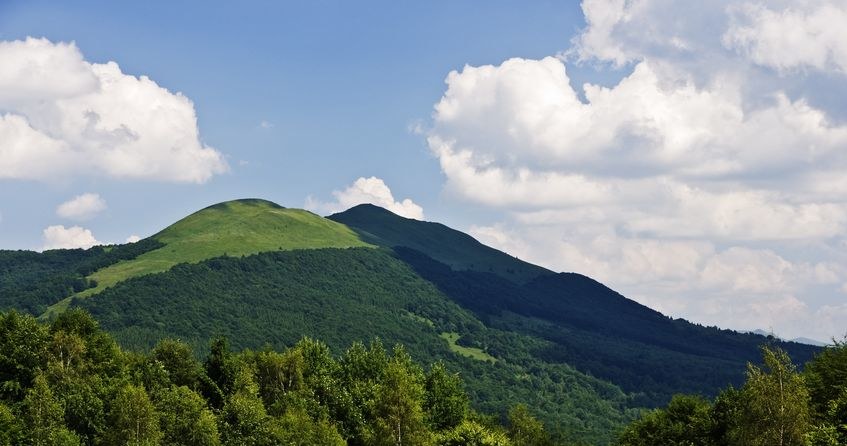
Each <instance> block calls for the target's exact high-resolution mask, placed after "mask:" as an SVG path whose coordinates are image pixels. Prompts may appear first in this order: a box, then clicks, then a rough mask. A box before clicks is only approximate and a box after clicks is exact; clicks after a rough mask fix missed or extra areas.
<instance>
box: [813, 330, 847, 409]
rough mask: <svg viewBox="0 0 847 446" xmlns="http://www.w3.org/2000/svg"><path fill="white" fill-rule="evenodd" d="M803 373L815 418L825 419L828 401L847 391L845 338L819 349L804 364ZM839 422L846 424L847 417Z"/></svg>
mask: <svg viewBox="0 0 847 446" xmlns="http://www.w3.org/2000/svg"><path fill="white" fill-rule="evenodd" d="M803 375H804V377H805V379H806V385H807V387H808V388H809V397H810V398H811V403H812V409H813V413H814V415H815V418H816V419H818V420H827V419H828V416H827V414H828V413H829V412H830V407H829V405H830V402H831V401H835V400H837V399H839V398H840V397H841V396H842V394H844V392H845V391H847V339H845V340H843V341H835V342H834V345H832V346H830V347H827V348H825V349H823V350H821V352H820V353H819V354H818V355H817V356H815V358H814V359H812V360H811V361H810V362H809V363H808V364H806V367H805V370H804V371H803ZM828 421H835V420H828ZM841 422H842V423H844V424H847V419H844V420H841Z"/></svg>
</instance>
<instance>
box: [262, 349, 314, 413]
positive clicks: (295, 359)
mask: <svg viewBox="0 0 847 446" xmlns="http://www.w3.org/2000/svg"><path fill="white" fill-rule="evenodd" d="M255 364H256V381H257V382H258V384H259V394H260V395H261V397H262V401H264V403H265V408H267V409H268V410H269V411H270V413H271V415H274V416H277V415H282V414H283V413H284V412H285V409H286V407H287V406H288V405H290V404H291V403H292V402H291V401H288V399H293V398H291V397H293V395H292V394H293V393H294V392H297V391H299V390H302V389H303V387H304V385H305V383H304V382H303V381H304V380H303V369H304V368H305V365H304V360H303V355H302V354H300V351H299V350H298V349H296V348H294V349H289V350H287V351H285V352H284V353H277V352H275V351H270V350H268V351H263V352H259V353H257V354H256V356H255ZM287 397H289V398H287Z"/></svg>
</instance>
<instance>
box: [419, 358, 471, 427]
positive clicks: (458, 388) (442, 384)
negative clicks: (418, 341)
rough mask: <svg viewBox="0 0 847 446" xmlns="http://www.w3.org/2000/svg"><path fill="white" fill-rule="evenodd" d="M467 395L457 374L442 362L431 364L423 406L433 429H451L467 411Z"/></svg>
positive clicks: (460, 420) (463, 417) (462, 418)
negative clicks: (449, 370)
mask: <svg viewBox="0 0 847 446" xmlns="http://www.w3.org/2000/svg"><path fill="white" fill-rule="evenodd" d="M468 403H469V402H468V396H467V394H466V393H465V390H464V388H463V384H462V379H461V378H460V377H459V375H458V374H452V373H450V372H448V371H447V368H446V367H445V366H444V363H443V362H438V363H436V364H435V365H433V366H432V368H431V369H430V370H429V373H427V375H426V399H425V400H424V408H425V409H426V413H428V414H429V420H428V421H429V425H430V426H431V427H432V428H433V429H434V430H447V429H452V428H454V427H456V426H458V425H459V423H461V422H462V420H464V419H465V416H466V415H467V413H468V410H469V407H468Z"/></svg>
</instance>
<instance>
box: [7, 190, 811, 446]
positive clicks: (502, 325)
mask: <svg viewBox="0 0 847 446" xmlns="http://www.w3.org/2000/svg"><path fill="white" fill-rule="evenodd" d="M0 279H2V280H0V305H2V307H0V309H8V308H14V309H18V310H21V311H27V312H31V313H34V314H39V312H44V314H43V316H44V317H50V316H51V315H52V314H55V312H56V311H58V310H59V309H61V308H62V307H63V306H66V307H67V306H70V307H81V308H84V309H86V310H87V311H89V312H90V313H91V314H92V315H94V316H95V317H96V318H97V320H98V321H99V322H100V324H101V326H102V327H103V328H105V329H106V330H108V331H110V332H111V333H113V334H114V335H115V336H116V338H117V339H118V340H119V342H121V344H122V345H123V346H125V347H128V348H134V349H148V348H150V347H151V346H152V345H153V344H154V343H155V342H157V341H158V340H159V339H161V338H163V337H177V338H180V339H182V340H185V341H187V342H189V343H191V344H192V345H194V346H195V348H196V349H197V351H198V352H199V353H202V352H203V351H205V350H206V349H207V348H208V346H207V345H205V342H206V340H207V339H209V338H212V337H215V336H221V335H223V336H226V337H227V338H229V339H230V341H231V343H232V344H233V346H235V347H236V348H239V349H240V348H262V347H263V346H264V345H270V346H272V347H274V348H283V347H285V346H290V345H292V344H294V343H295V342H297V341H298V340H299V339H300V338H301V337H302V336H309V337H313V338H318V339H321V340H323V341H325V342H327V344H328V345H329V347H330V348H332V349H333V350H334V351H336V352H337V353H339V352H341V350H343V349H344V348H346V347H347V346H349V345H350V344H351V343H352V342H354V341H357V340H364V341H368V340H371V339H374V338H379V339H381V340H382V341H383V342H384V343H386V344H389V345H390V344H394V343H403V344H404V345H406V346H407V348H408V350H409V352H410V353H411V354H412V355H413V356H414V357H415V358H416V359H417V360H419V361H421V362H433V361H443V362H444V363H445V364H446V365H447V367H448V368H449V369H451V370H453V371H456V372H459V373H460V374H461V375H462V376H463V377H464V379H465V382H466V385H467V390H468V393H469V394H470V396H471V398H472V400H473V403H474V405H475V407H476V408H477V409H479V410H482V411H485V412H490V413H495V414H503V413H504V412H505V410H506V409H507V408H508V407H510V406H511V405H513V404H515V403H518V402H524V403H527V404H528V405H529V406H530V407H532V408H533V410H534V411H535V413H536V414H537V415H538V416H539V417H540V418H541V419H543V420H544V422H545V423H547V425H548V426H549V427H550V428H551V430H552V431H553V432H555V433H557V435H558V437H559V438H560V439H566V440H568V441H572V442H579V443H588V444H606V443H608V441H609V440H610V439H611V438H612V437H613V436H614V433H615V431H616V429H618V428H620V427H621V426H623V425H624V423H626V422H627V421H628V420H631V419H632V418H633V417H635V416H636V415H637V414H638V413H639V411H640V410H641V408H644V407H655V406H658V405H662V404H665V403H666V402H667V401H668V400H669V398H670V396H671V395H673V394H674V393H679V392H684V393H699V394H704V395H715V394H716V393H717V392H718V391H719V390H720V389H722V388H724V387H725V386H727V385H729V384H739V383H740V382H742V380H743V377H744V370H745V365H746V363H747V362H748V361H758V358H759V356H760V355H759V350H758V349H759V346H760V344H763V343H767V342H770V343H775V344H778V345H779V346H780V347H782V348H784V349H785V350H787V351H788V352H789V353H790V354H791V355H792V357H793V358H794V359H795V360H796V361H798V362H804V361H806V360H808V359H809V358H810V357H811V356H812V355H813V354H814V353H815V352H816V351H817V348H815V347H812V346H808V345H801V344H797V343H790V342H789V343H786V342H781V341H779V340H776V339H767V338H765V337H762V336H758V335H754V334H740V333H737V332H734V331H730V330H720V329H718V328H715V327H702V326H699V325H696V324H692V323H689V322H687V321H684V320H681V319H671V318H668V317H666V316H664V315H662V314H660V313H658V312H656V311H653V310H651V309H650V308H647V307H645V306H643V305H640V304H638V303H636V302H634V301H632V300H629V299H627V298H625V297H624V296H622V295H620V294H618V293H617V292H615V291H614V290H611V289H609V288H608V287H606V286H604V285H603V284H601V283H599V282H597V281H595V280H593V279H591V278H589V277H586V276H583V275H580V274H576V273H553V272H551V271H549V270H546V269H544V268H541V267H538V266H535V265H532V264H529V263H527V262H523V261H521V260H519V259H517V258H515V257H512V256H510V255H508V254H506V253H503V252H501V251H498V250H495V249H493V248H490V247H487V246H485V245H483V244H481V243H479V242H478V241H476V240H474V239H473V238H472V237H470V236H468V235H466V234H463V233H461V232H459V231H456V230H453V229H451V228H448V227H447V226H444V225H441V224H437V223H429V222H421V221H417V220H410V219H406V218H402V217H399V216H397V215H394V214H392V213H390V212H389V211H386V210H385V209H382V208H379V207H376V206H372V205H361V206H357V207H354V208H352V209H350V210H348V211H345V212H342V213H339V214H335V215H332V216H330V217H329V218H322V217H319V216H317V215H314V214H312V213H309V212H306V211H302V210H295V209H285V208H282V207H280V206H278V205H275V204H273V203H271V202H267V201H262V200H238V201H233V202H226V203H221V204H218V205H215V206H211V207H208V208H206V209H203V210H201V211H198V212H197V213H195V214H192V215H190V216H188V217H186V218H185V219H183V220H180V221H179V222H177V223H175V224H174V225H171V226H170V227H168V228H166V229H164V230H163V231H161V232H159V233H158V234H156V235H154V236H152V237H150V238H148V239H145V240H143V241H141V242H138V243H136V244H131V245H120V246H113V247H106V248H103V247H97V248H92V249H91V250H85V251H83V250H69V251H62V250H60V251H48V252H45V253H41V254H38V253H31V252H20V251H0ZM4 290H5V292H4ZM7 296H11V297H7ZM57 304H58V305H57ZM47 305H53V306H52V307H51V309H50V310H48V311H46V312H45V311H44V310H45V309H46V308H47V307H46V306H47Z"/></svg>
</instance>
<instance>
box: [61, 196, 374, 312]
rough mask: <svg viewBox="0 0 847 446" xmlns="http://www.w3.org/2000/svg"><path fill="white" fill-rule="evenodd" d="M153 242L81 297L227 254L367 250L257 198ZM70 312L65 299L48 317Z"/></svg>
mask: <svg viewBox="0 0 847 446" xmlns="http://www.w3.org/2000/svg"><path fill="white" fill-rule="evenodd" d="M152 239H154V240H157V241H159V242H161V243H162V244H163V245H164V246H162V247H160V248H158V249H155V250H152V251H150V252H146V253H144V254H142V255H140V256H138V257H136V258H134V259H132V260H127V261H123V262H119V263H116V264H114V265H111V266H108V267H106V268H103V269H100V270H97V271H95V272H94V273H93V274H91V275H90V276H89V277H88V279H90V280H92V281H94V282H95V283H96V284H97V285H96V286H95V287H93V288H89V289H86V290H84V291H81V292H79V293H77V294H76V296H78V297H88V296H91V295H94V294H97V293H99V292H101V291H102V290H104V289H106V288H108V287H111V286H113V285H115V284H116V283H118V282H121V281H123V280H127V279H129V278H132V277H138V276H143V275H146V274H152V273H158V272H162V271H167V270H168V269H170V268H172V267H173V266H174V265H178V264H180V263H196V262H199V261H202V260H206V259H210V258H212V257H217V256H222V255H228V256H236V257H238V256H244V255H250V254H255V253H258V252H266V251H281V250H291V249H320V248H347V247H354V246H368V244H367V243H365V242H363V241H361V240H360V239H359V236H358V235H357V234H356V233H354V232H353V231H351V230H350V229H349V228H347V227H346V226H344V225H342V224H338V223H336V222H333V221H331V220H327V219H325V218H322V217H320V216H318V215H315V214H313V213H311V212H308V211H304V210H302V209H286V208H283V207H281V206H279V205H277V204H275V203H272V202H270V201H266V200H258V199H244V200H234V201H227V202H224V203H219V204H216V205H213V206H209V207H207V208H205V209H202V210H200V211H197V212H195V213H193V214H191V215H189V216H188V217H185V218H183V219H182V220H180V221H178V222H176V223H174V224H173V225H171V226H169V227H167V228H165V229H164V230H162V231H161V232H159V233H158V234H155V235H153V237H152ZM66 307H67V300H64V301H62V302H60V303H58V304H56V305H54V306H52V307H51V308H50V310H48V314H47V315H48V316H49V315H50V314H52V313H55V312H56V311H61V310H63V309H64V308H66Z"/></svg>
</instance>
